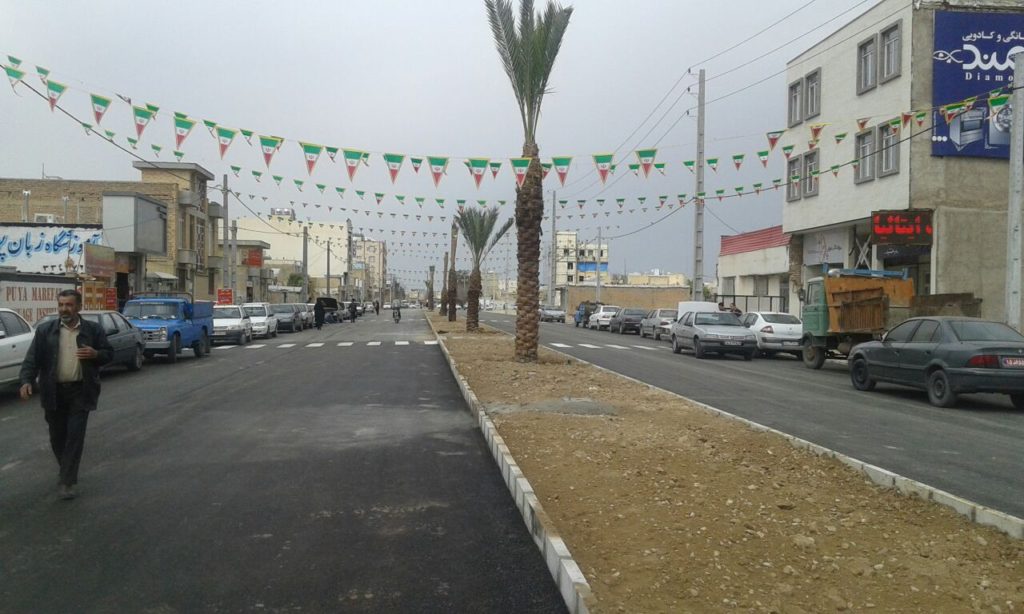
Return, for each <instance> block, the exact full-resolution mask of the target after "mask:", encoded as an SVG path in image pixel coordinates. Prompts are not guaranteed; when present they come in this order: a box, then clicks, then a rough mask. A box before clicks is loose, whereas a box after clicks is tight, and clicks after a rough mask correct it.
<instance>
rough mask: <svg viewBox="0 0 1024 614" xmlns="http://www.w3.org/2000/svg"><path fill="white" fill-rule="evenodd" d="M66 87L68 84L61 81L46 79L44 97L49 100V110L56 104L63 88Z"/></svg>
mask: <svg viewBox="0 0 1024 614" xmlns="http://www.w3.org/2000/svg"><path fill="white" fill-rule="evenodd" d="M66 89H68V86H66V85H64V84H63V83H57V82H56V81H51V80H47V81H46V99H47V100H49V101H50V110H51V111H53V109H54V107H56V106H57V101H58V100H60V97H61V96H62V95H63V94H64V90H66Z"/></svg>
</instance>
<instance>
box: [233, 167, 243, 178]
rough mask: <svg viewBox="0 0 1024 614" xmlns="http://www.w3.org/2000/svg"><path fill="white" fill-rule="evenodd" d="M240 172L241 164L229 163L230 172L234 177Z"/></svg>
mask: <svg viewBox="0 0 1024 614" xmlns="http://www.w3.org/2000/svg"><path fill="white" fill-rule="evenodd" d="M241 172H242V167H241V166H235V165H231V173H232V174H234V176H235V177H238V173H241Z"/></svg>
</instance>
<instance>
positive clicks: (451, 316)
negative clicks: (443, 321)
mask: <svg viewBox="0 0 1024 614" xmlns="http://www.w3.org/2000/svg"><path fill="white" fill-rule="evenodd" d="M450 232H451V236H452V259H451V261H450V265H451V267H450V268H449V269H448V321H449V322H454V321H455V309H456V307H457V306H458V304H457V303H456V299H458V297H459V279H458V277H457V276H456V275H455V248H456V247H458V245H459V227H458V226H456V225H455V222H454V221H453V222H452V229H451V231H450Z"/></svg>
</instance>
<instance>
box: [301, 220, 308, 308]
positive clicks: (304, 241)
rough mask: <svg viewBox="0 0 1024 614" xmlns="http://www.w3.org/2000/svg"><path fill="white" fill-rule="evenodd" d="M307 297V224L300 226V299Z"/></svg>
mask: <svg viewBox="0 0 1024 614" xmlns="http://www.w3.org/2000/svg"><path fill="white" fill-rule="evenodd" d="M308 297H309V226H306V225H305V224H303V226H302V300H303V301H305V300H306V299H307V298H308Z"/></svg>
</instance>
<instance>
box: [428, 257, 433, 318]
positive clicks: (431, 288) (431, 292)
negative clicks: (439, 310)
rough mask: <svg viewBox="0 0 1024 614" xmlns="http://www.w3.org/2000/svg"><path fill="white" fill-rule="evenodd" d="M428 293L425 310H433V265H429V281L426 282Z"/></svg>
mask: <svg viewBox="0 0 1024 614" xmlns="http://www.w3.org/2000/svg"><path fill="white" fill-rule="evenodd" d="M428 288H429V291H430V294H429V295H428V296H427V310H429V311H433V310H434V265H430V283H429V284H428Z"/></svg>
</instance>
